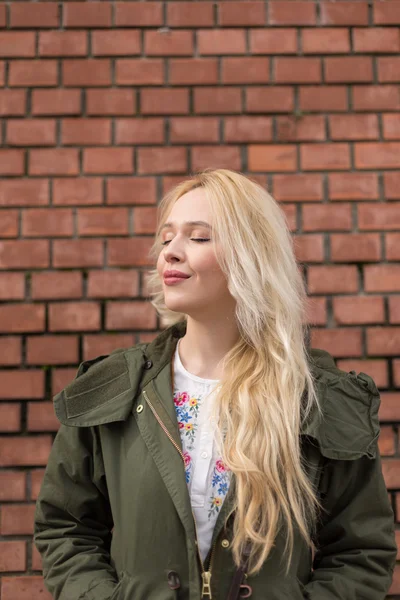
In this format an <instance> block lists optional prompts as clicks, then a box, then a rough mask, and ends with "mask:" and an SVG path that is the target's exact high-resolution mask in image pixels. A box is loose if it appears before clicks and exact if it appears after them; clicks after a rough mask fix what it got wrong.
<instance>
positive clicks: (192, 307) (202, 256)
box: [157, 188, 234, 318]
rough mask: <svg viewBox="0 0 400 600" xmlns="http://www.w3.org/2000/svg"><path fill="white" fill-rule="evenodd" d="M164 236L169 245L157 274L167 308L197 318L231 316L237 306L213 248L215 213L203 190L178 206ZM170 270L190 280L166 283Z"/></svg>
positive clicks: (177, 204) (176, 204) (187, 197)
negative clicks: (226, 314)
mask: <svg viewBox="0 0 400 600" xmlns="http://www.w3.org/2000/svg"><path fill="white" fill-rule="evenodd" d="M198 221H202V222H203V223H196V222H198ZM161 235H162V239H161V242H162V243H164V244H165V245H164V246H163V249H162V251H161V252H160V254H159V257H158V261H157V270H158V273H159V275H160V277H161V278H162V279H163V288H164V295H165V304H166V306H167V308H169V309H170V310H172V311H175V312H181V313H185V314H187V315H189V316H192V317H193V318H201V317H203V318H206V317H207V316H216V315H217V314H219V313H221V314H223V313H224V311H227V310H229V314H230V313H231V311H232V308H233V306H234V302H233V298H232V296H231V295H230V293H229V291H228V287H227V282H226V278H225V275H224V274H223V272H222V271H221V269H220V267H219V265H218V262H217V259H216V256H215V253H214V251H213V248H212V243H211V239H212V231H211V213H210V207H209V202H208V199H207V197H206V194H205V192H204V190H203V189H201V188H196V189H194V190H191V191H190V192H187V193H186V194H184V195H183V196H181V198H179V200H177V201H176V202H175V204H174V205H173V207H172V209H171V211H170V213H169V215H168V217H167V219H166V223H165V224H164V228H163V230H162V234H161ZM168 270H176V271H180V272H181V273H184V274H186V275H189V277H188V278H187V279H179V280H178V282H177V283H173V282H171V283H170V284H168V282H167V281H166V280H165V279H164V275H165V273H166V271H168Z"/></svg>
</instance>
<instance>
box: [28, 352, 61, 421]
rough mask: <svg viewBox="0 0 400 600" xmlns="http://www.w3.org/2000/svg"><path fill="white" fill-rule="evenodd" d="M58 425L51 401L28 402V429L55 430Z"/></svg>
mask: <svg viewBox="0 0 400 600" xmlns="http://www.w3.org/2000/svg"><path fill="white" fill-rule="evenodd" d="M71 362H72V361H71ZM59 426H60V422H59V420H58V419H57V417H56V415H55V412H54V405H53V403H52V402H28V415H27V428H28V431H57V430H58V428H59Z"/></svg>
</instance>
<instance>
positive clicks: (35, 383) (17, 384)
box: [0, 307, 44, 400]
mask: <svg viewBox="0 0 400 600" xmlns="http://www.w3.org/2000/svg"><path fill="white" fill-rule="evenodd" d="M42 308H43V307H42ZM25 312H26V311H25ZM42 313H43V317H44V310H42ZM3 314H4V313H3ZM8 314H9V315H10V316H12V310H11V311H9V312H8ZM20 314H21V316H23V314H22V311H20ZM14 315H15V312H14ZM2 318H3V317H2ZM26 331H28V329H26ZM43 396H44V372H43V371H32V370H29V371H24V370H21V369H20V370H19V371H17V370H9V371H8V370H4V369H3V370H2V372H1V389H0V398H2V399H5V400H25V399H41V398H42V397H43Z"/></svg>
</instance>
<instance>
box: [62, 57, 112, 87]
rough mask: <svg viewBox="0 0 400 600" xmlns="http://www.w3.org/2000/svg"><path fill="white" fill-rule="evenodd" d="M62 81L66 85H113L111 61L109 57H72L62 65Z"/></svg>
mask: <svg viewBox="0 0 400 600" xmlns="http://www.w3.org/2000/svg"><path fill="white" fill-rule="evenodd" d="M62 81H63V85H65V86H66V87H74V86H79V87H95V86H109V85H111V61H110V60H109V59H108V58H89V59H83V58H76V59H75V58H71V59H65V60H64V61H63V65H62Z"/></svg>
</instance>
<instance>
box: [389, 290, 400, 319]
mask: <svg viewBox="0 0 400 600" xmlns="http://www.w3.org/2000/svg"><path fill="white" fill-rule="evenodd" d="M389 323H400V296H389Z"/></svg>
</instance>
